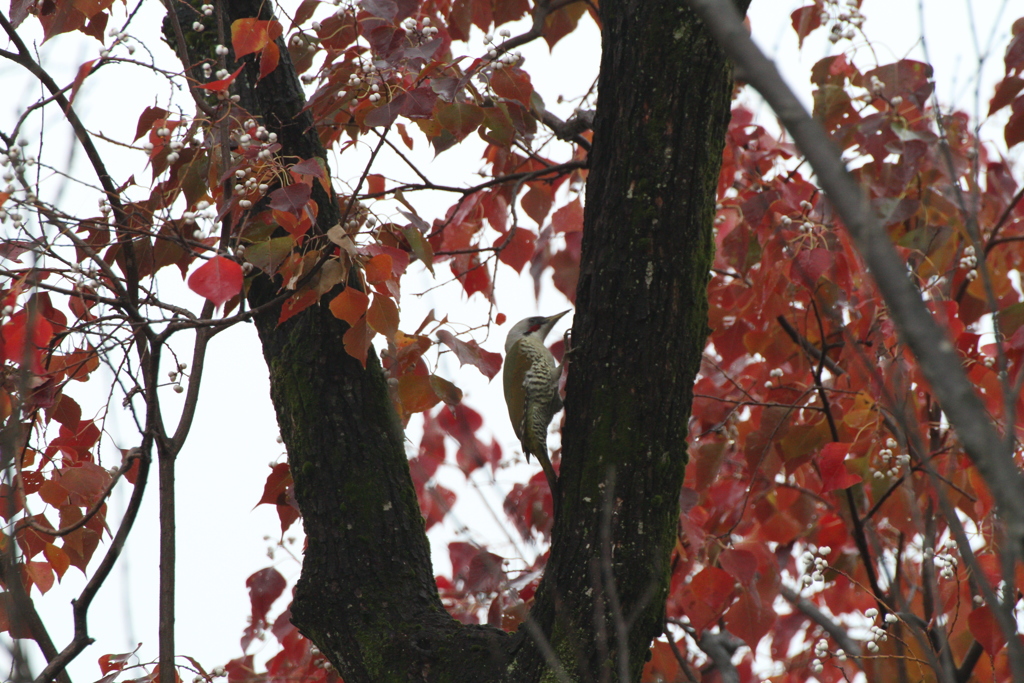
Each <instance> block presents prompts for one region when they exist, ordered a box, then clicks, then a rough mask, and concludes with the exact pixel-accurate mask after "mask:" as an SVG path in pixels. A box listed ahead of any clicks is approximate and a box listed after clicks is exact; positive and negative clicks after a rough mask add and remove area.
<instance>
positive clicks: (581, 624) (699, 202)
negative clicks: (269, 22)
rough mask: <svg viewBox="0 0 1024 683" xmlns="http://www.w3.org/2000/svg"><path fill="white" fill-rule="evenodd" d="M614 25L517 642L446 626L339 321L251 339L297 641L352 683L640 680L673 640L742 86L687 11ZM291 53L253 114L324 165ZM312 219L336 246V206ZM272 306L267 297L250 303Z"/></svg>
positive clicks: (619, 9)
mask: <svg viewBox="0 0 1024 683" xmlns="http://www.w3.org/2000/svg"><path fill="white" fill-rule="evenodd" d="M744 6H745V5H744ZM225 11H226V13H227V15H228V16H227V17H226V20H227V22H228V23H229V24H230V22H231V21H233V20H235V19H238V18H243V17H253V16H259V15H260V14H261V13H263V14H264V17H263V18H269V17H267V16H266V12H267V9H266V6H265V5H262V4H260V3H259V2H257V1H254V0H229V2H227V3H226V5H225ZM601 15H602V20H603V23H604V29H603V42H604V56H603V58H602V64H601V80H600V89H599V109H598V114H597V118H596V122H595V139H594V149H593V155H592V157H591V171H590V173H591V177H590V181H589V182H590V186H589V188H588V199H587V208H586V220H585V229H584V238H583V260H582V264H581V278H580V282H579V290H578V292H579V294H578V306H577V313H576V318H575V320H576V323H575V330H574V351H573V352H572V353H573V356H572V366H571V367H572V372H571V373H570V379H569V387H568V402H567V423H566V428H565V430H564V437H563V438H564V450H563V452H564V465H563V469H562V485H561V487H560V488H561V491H562V492H563V499H562V501H561V507H560V510H561V516H560V518H559V519H558V520H557V524H556V528H555V530H554V534H553V541H552V551H551V559H550V562H549V565H548V569H547V575H546V577H545V580H544V582H543V584H542V586H541V589H540V591H539V593H538V597H537V600H536V603H535V605H534V607H533V610H532V612H531V617H530V619H529V621H528V622H527V626H526V627H525V628H522V629H520V631H519V632H518V633H516V634H511V635H507V634H504V633H502V632H500V631H498V630H496V629H492V628H487V627H466V626H463V625H461V624H459V623H457V622H456V621H455V620H454V619H452V618H451V617H449V616H448V615H447V614H446V612H445V610H444V609H443V607H442V605H441V602H440V600H439V598H438V595H437V591H436V587H435V584H434V579H433V571H432V567H431V563H430V556H429V548H428V544H427V539H426V535H425V533H424V530H423V524H422V520H421V518H420V513H419V508H418V505H417V502H416V497H415V493H414V490H413V485H412V481H411V478H410V476H409V468H408V464H407V460H406V456H405V452H404V448H403V434H402V428H401V425H400V423H399V421H398V419H397V417H396V416H395V414H394V412H393V410H392V408H391V404H390V401H389V398H388V393H387V387H386V384H385V381H384V376H383V373H382V371H381V368H380V364H379V362H378V361H377V359H376V357H375V356H373V355H372V354H371V357H370V359H369V361H368V363H367V368H366V369H365V370H364V369H363V368H362V367H361V366H360V364H359V363H358V362H357V361H355V360H354V359H352V358H351V357H349V356H348V355H347V354H346V353H345V352H344V349H343V345H342V335H343V333H344V331H345V325H344V323H342V322H341V321H339V320H337V319H335V318H334V317H333V316H332V315H331V313H330V312H329V310H328V309H327V307H326V306H314V307H312V308H310V309H307V310H306V311H305V312H303V313H302V314H300V315H298V316H296V317H294V318H292V319H291V320H289V321H287V322H286V323H285V324H283V325H281V326H277V319H278V312H277V311H276V310H271V311H269V312H268V313H266V314H264V315H261V316H259V317H258V318H257V320H256V325H257V328H258V330H259V333H260V338H261V340H262V343H263V348H264V355H265V358H266V361H267V364H268V366H269V369H270V382H271V392H272V396H273V401H274V405H275V408H276V410H277V416H278V422H279V424H280V428H281V434H282V437H283V439H284V442H285V443H286V444H287V447H288V454H289V461H290V464H291V470H292V475H293V478H294V481H295V493H296V497H297V499H298V502H299V505H300V507H301V509H302V512H303V522H304V526H305V530H306V534H307V536H308V546H307V549H306V552H305V557H304V560H303V568H302V576H301V579H300V581H299V583H298V586H297V588H296V593H295V601H294V605H293V609H292V614H293V620H294V622H295V623H296V625H297V626H298V627H299V628H300V630H301V631H302V632H303V633H304V634H306V635H307V636H309V637H310V638H311V639H312V640H313V641H314V642H315V643H316V644H317V645H318V646H319V647H320V649H321V651H323V652H324V653H325V654H326V655H327V656H328V657H329V658H330V659H331V661H332V662H333V663H334V664H335V665H336V666H337V667H338V669H339V671H340V672H341V674H342V675H343V676H344V678H345V680H346V681H347V682H348V683H358V682H360V681H396V680H411V679H416V680H438V681H441V680H463V681H495V680H508V681H536V680H541V679H545V680H551V678H552V673H551V672H550V670H549V669H551V668H552V666H553V668H554V669H555V670H560V671H561V674H560V675H559V678H561V679H563V680H564V679H565V678H566V677H568V678H570V679H573V680H588V681H590V680H593V681H596V680H610V679H617V680H638V677H639V674H640V671H641V668H642V665H643V662H644V659H645V655H646V653H647V652H648V648H649V645H650V641H651V639H652V638H653V637H654V636H656V635H657V634H658V632H659V631H660V628H661V623H662V613H663V604H664V597H665V592H666V590H667V586H668V577H669V565H668V559H669V555H670V552H671V549H672V547H673V545H674V542H675V534H676V529H677V524H678V516H679V490H680V485H681V483H682V478H683V471H684V467H685V464H686V442H685V438H686V426H687V419H688V416H689V410H690V402H691V391H692V383H693V379H694V375H695V373H696V371H697V368H698V363H699V359H700V353H701V350H702V349H703V346H704V339H705V336H706V297H705V287H706V283H707V276H708V269H709V266H710V263H711V256H712V250H713V241H712V230H711V225H712V220H713V216H714V203H715V186H716V181H717V177H718V169H719V165H720V162H721V151H722V146H723V139H724V137H723V136H724V133H725V129H726V123H727V121H728V117H729V102H730V93H731V89H732V77H731V69H730V67H729V66H728V65H727V63H726V60H725V58H724V57H723V56H722V54H721V52H720V51H719V50H718V48H717V47H716V46H715V44H714V41H713V40H712V39H711V37H710V36H709V35H708V34H707V33H706V31H705V30H704V28H703V27H702V25H700V23H699V22H698V21H697V19H696V17H695V15H694V14H693V13H692V12H691V11H690V10H688V9H685V8H683V7H681V6H680V5H679V3H678V2H676V1H675V0H657V1H650V0H649V1H641V0H606V1H605V2H602V3H601ZM279 46H280V47H281V55H282V62H281V65H280V66H279V68H278V69H277V70H276V71H275V72H273V73H272V74H271V75H270V76H269V77H268V78H266V79H264V80H263V81H261V82H259V83H258V84H257V85H254V86H252V93H251V94H252V95H253V98H252V99H250V98H249V97H248V96H247V97H245V98H244V101H246V102H255V104H254V105H253V108H254V109H255V110H256V111H253V112H252V113H253V114H255V115H257V116H259V117H261V118H262V120H263V123H264V125H266V126H267V127H268V129H270V130H273V131H275V132H277V133H278V135H279V140H280V142H281V143H282V145H283V147H284V149H283V150H282V154H286V155H291V156H298V157H302V158H310V157H312V156H324V153H323V149H322V147H321V146H320V143H319V141H318V140H317V137H316V135H315V133H314V132H313V127H312V121H311V120H309V116H308V113H302V112H301V108H302V104H303V99H302V94H301V89H300V88H299V84H298V80H297V78H296V76H295V74H294V71H293V70H292V68H291V65H290V63H289V61H288V59H287V55H288V52H287V50H286V49H284V45H283V44H280V41H279ZM250 61H251V60H250ZM248 68H249V79H248V83H256V79H255V69H256V66H255V65H254V64H252V63H250V65H249V67H248ZM314 199H316V200H317V202H318V204H319V206H320V216H319V221H320V224H321V225H322V226H324V227H330V226H331V225H333V224H334V223H335V222H336V220H337V218H338V215H337V206H336V203H335V202H333V201H331V200H330V198H328V197H327V196H326V195H321V196H314ZM274 294H275V287H274V286H273V285H272V284H271V283H269V282H261V283H257V284H255V285H254V286H253V288H252V290H251V291H250V302H251V303H252V304H253V305H258V304H260V303H263V302H265V301H268V300H269V299H271V298H272V297H273V295H274ZM553 657H557V659H558V660H559V664H555V663H554V662H553Z"/></svg>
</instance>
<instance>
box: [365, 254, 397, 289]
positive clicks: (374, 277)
mask: <svg viewBox="0 0 1024 683" xmlns="http://www.w3.org/2000/svg"><path fill="white" fill-rule="evenodd" d="M363 270H365V271H366V281H367V282H369V283H370V284H377V283H379V282H384V281H385V280H390V279H391V272H392V271H391V256H390V255H389V254H377V255H376V256H374V257H373V258H372V259H370V260H369V261H367V262H366V265H365V266H363Z"/></svg>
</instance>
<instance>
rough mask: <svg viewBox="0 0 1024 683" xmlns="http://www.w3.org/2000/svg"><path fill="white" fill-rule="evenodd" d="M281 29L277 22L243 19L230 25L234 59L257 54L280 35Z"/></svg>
mask: <svg viewBox="0 0 1024 683" xmlns="http://www.w3.org/2000/svg"><path fill="white" fill-rule="evenodd" d="M282 31H283V27H282V26H281V24H280V23H279V22H278V21H275V20H266V19H256V18H254V17H253V18H245V19H236V20H235V21H234V22H233V23H232V24H231V46H232V47H233V48H234V49H235V59H238V58H241V57H244V56H246V55H248V54H252V53H254V52H259V51H260V50H262V49H263V48H265V47H266V46H267V45H268V44H269V43H271V42H272V41H274V40H276V39H277V37H278V36H280V35H281V33H282Z"/></svg>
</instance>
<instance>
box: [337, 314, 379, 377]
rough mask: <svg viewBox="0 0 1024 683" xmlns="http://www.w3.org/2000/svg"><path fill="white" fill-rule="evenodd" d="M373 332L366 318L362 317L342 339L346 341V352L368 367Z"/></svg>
mask: <svg viewBox="0 0 1024 683" xmlns="http://www.w3.org/2000/svg"><path fill="white" fill-rule="evenodd" d="M372 338H373V333H372V332H371V331H370V328H369V327H367V325H366V318H362V319H361V320H360V321H359V322H357V323H356V324H355V325H353V326H352V327H350V328H348V331H347V332H346V333H345V336H344V337H343V338H342V341H343V342H344V343H345V353H347V354H348V355H350V356H352V357H353V358H355V359H356V360H357V361H359V362H360V363H362V364H363V367H364V368H365V367H366V356H367V352H368V351H369V350H370V339H372Z"/></svg>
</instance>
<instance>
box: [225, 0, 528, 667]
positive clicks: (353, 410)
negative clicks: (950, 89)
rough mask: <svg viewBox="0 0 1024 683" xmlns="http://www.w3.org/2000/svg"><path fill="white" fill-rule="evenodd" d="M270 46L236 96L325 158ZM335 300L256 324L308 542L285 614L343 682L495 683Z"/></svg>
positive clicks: (243, 9)
mask: <svg viewBox="0 0 1024 683" xmlns="http://www.w3.org/2000/svg"><path fill="white" fill-rule="evenodd" d="M227 11H228V13H229V17H228V22H229V23H230V22H231V21H233V20H235V19H238V18H244V17H254V16H260V15H261V13H263V14H265V13H266V12H267V9H266V6H265V5H262V4H260V3H259V2H250V1H249V0H233V1H230V2H228V3H227ZM263 18H270V17H269V16H263ZM278 45H279V47H280V49H281V64H280V66H279V67H278V68H277V69H276V70H275V71H274V72H273V73H271V74H270V75H269V76H268V77H266V78H265V79H263V80H262V81H259V82H258V83H257V79H256V74H257V73H258V71H257V67H256V63H255V60H251V59H250V62H252V63H250V64H249V68H248V69H247V75H248V82H249V83H255V84H256V85H254V86H252V92H251V93H249V94H248V95H247V97H246V98H245V99H246V100H247V101H249V102H253V104H252V105H250V106H251V108H252V109H254V110H255V111H252V112H251V113H252V114H254V115H256V116H259V117H261V119H262V121H263V123H264V125H266V126H267V128H268V129H269V130H272V131H274V132H276V133H277V134H278V136H279V141H280V142H281V144H282V147H283V149H282V152H281V153H282V154H283V155H286V156H293V157H299V158H302V159H309V158H312V157H321V158H324V159H326V154H325V152H324V149H323V147H322V145H321V144H320V141H319V139H318V138H317V136H316V134H315V128H314V127H313V121H312V119H311V117H310V115H309V113H308V112H303V111H302V107H303V104H304V102H305V101H304V97H303V94H302V90H301V88H300V86H299V83H298V79H297V77H296V75H295V72H294V69H293V68H292V67H291V64H290V60H289V59H288V51H287V49H285V46H284V44H283V43H282V42H281V41H280V40H278ZM313 198H314V199H315V200H316V201H317V203H318V205H319V216H318V222H319V225H320V226H322V227H323V228H324V229H326V228H327V227H330V226H332V225H335V224H337V223H338V222H339V220H340V218H341V216H340V209H339V207H338V204H337V202H336V200H335V199H334V198H333V197H328V196H327V195H326V193H324V192H323V190H322V189H321V188H320V187H319V185H318V184H314V194H313ZM277 292H278V290H277V286H276V285H274V284H273V283H271V282H270V281H269V280H268V279H266V278H263V279H261V280H258V281H257V282H255V283H254V284H253V286H252V288H251V289H250V295H249V299H250V303H251V304H252V305H253V306H254V307H255V306H257V305H259V304H261V303H263V302H265V301H268V300H270V299H272V298H273V297H274V296H275V295H276V294H277ZM330 298H331V295H328V296H327V297H325V299H324V301H323V302H322V305H318V306H313V307H312V308H309V309H307V310H306V311H304V312H303V313H301V314H299V315H297V316H295V317H294V318H292V319H290V320H288V321H287V322H285V323H284V324H282V325H280V326H278V324H277V320H278V316H279V313H280V309H279V308H274V309H271V310H270V311H268V312H267V313H265V314H262V315H259V316H257V318H256V326H257V328H258V330H259V334H260V339H261V341H262V343H263V353H264V357H265V358H266V361H267V366H268V367H269V369H270V386H271V396H272V398H273V402H274V407H275V409H276V411H277V419H278V424H279V426H280V429H281V436H282V438H283V440H284V442H285V444H286V445H287V447H288V461H289V465H290V468H291V473H292V478H293V480H294V482H295V496H296V499H297V500H298V502H299V506H300V508H301V510H302V513H303V525H304V528H305V532H306V536H307V546H306V550H305V554H304V557H303V563H302V575H301V577H300V579H299V582H298V585H297V586H296V590H295V599H294V602H293V605H292V620H293V621H294V623H295V624H296V626H298V627H299V629H300V630H301V631H302V633H303V634H304V635H306V636H307V637H309V638H310V639H311V640H312V641H313V642H314V643H316V644H317V646H318V647H319V648H320V649H321V651H322V652H323V653H324V654H325V655H327V656H328V658H329V659H330V660H331V661H332V662H333V663H334V665H335V666H336V667H337V668H338V670H339V672H340V673H341V674H342V676H343V677H344V679H345V681H346V683H359V682H360V681H367V682H369V681H398V680H407V679H408V680H412V679H416V680H421V679H422V680H427V679H428V678H429V680H439V679H450V678H452V677H454V676H455V675H459V676H465V675H469V676H470V678H471V679H472V680H497V679H498V678H499V677H500V671H501V670H502V669H501V667H502V665H503V664H504V662H505V661H506V660H507V657H508V656H507V648H508V647H510V646H511V644H512V638H511V637H510V636H508V635H506V634H504V633H503V632H501V631H499V630H497V629H492V628H484V627H464V626H462V625H461V624H460V623H458V622H457V621H455V620H454V619H453V618H452V617H451V616H449V615H448V613H447V612H446V611H445V609H444V607H443V606H442V604H441V600H440V598H439V597H438V594H437V586H436V584H435V583H434V574H433V570H432V566H431V562H430V548H429V544H428V541H427V537H426V533H425V531H424V528H423V518H422V516H421V515H420V510H419V504H418V502H417V500H416V494H415V490H414V488H413V484H412V478H411V476H410V474H409V465H408V461H407V459H406V455H405V448H404V445H403V444H404V434H403V430H402V425H401V424H400V422H399V420H398V417H397V415H396V413H395V411H394V409H393V408H392V405H391V401H390V398H389V396H388V391H387V385H386V383H385V378H384V373H383V371H382V369H381V367H380V363H379V362H378V360H377V357H376V355H375V354H373V353H372V351H371V354H370V358H369V359H368V361H367V367H366V368H365V369H364V368H363V367H362V366H361V365H360V363H359V361H357V360H355V359H354V358H352V357H351V356H349V355H348V354H347V353H345V349H344V346H343V343H342V336H343V335H344V333H345V330H346V329H347V326H346V325H345V323H343V322H342V321H340V320H338V319H337V318H335V317H334V316H333V315H332V314H331V313H330V311H329V309H328V308H327V306H326V302H327V301H329V300H330Z"/></svg>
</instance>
